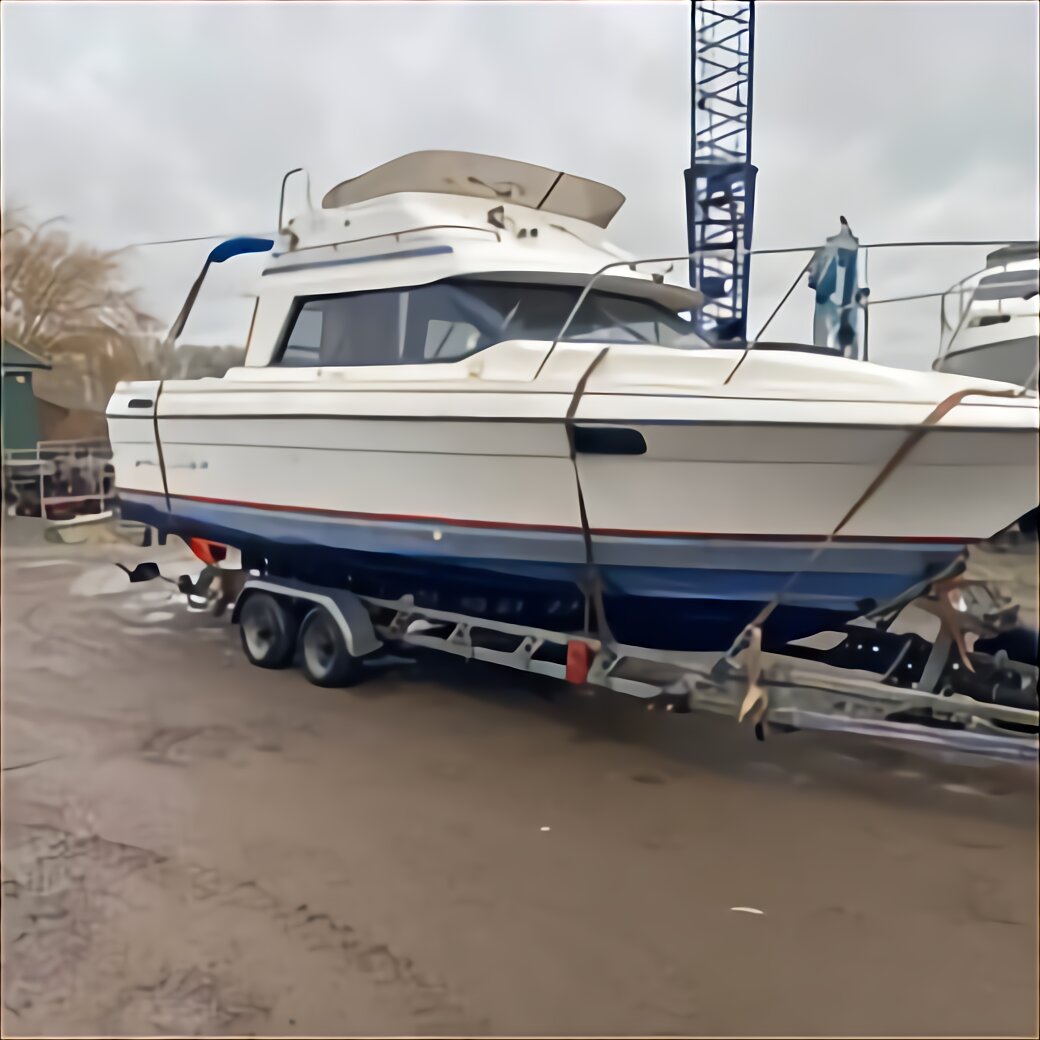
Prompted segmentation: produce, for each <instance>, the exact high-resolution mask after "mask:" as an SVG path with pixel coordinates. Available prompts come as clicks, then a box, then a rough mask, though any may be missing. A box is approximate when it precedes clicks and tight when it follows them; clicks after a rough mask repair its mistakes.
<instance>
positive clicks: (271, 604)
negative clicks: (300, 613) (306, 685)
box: [238, 592, 300, 668]
mask: <svg viewBox="0 0 1040 1040" xmlns="http://www.w3.org/2000/svg"><path fill="white" fill-rule="evenodd" d="M238 627H239V635H240V636H241V638H242V649H243V650H244V651H245V654H246V657H248V658H249V662H250V664H255V665H256V666H257V667H258V668H285V667H286V665H288V664H289V663H290V662H291V661H292V659H293V653H294V651H295V650H296V633H297V631H298V629H299V627H300V623H299V621H298V620H297V618H296V615H295V614H293V612H292V611H291V610H290V609H289V608H288V607H287V606H284V605H283V604H282V603H281V602H280V601H279V600H278V599H276V598H275V597H274V596H272V595H271V594H270V593H269V592H253V593H250V595H248V596H247V597H246V600H245V602H244V603H243V604H242V609H241V611H240V613H239V616H238Z"/></svg>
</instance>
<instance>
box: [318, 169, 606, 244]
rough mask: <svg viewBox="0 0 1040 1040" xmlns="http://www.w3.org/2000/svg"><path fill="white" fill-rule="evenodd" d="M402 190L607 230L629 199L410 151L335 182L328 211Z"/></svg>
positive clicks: (550, 177) (534, 173)
mask: <svg viewBox="0 0 1040 1040" xmlns="http://www.w3.org/2000/svg"><path fill="white" fill-rule="evenodd" d="M398 192H426V193H430V194H437V195H463V196H468V197H470V198H481V199H492V200H497V201H499V202H510V203H513V204H514V205H517V206H527V207H529V208H531V209H537V210H544V211H545V212H548V213H556V214H558V215H560V216H564V217H574V218H576V219H577V220H584V221H587V222H588V223H590V224H594V225H596V226H597V227H601V228H605V227H606V226H607V225H608V224H609V223H610V221H611V220H612V219H613V218H614V215H615V214H616V213H617V211H618V210H619V209H621V207H622V205H623V204H624V202H625V196H624V195H622V194H621V192H619V191H618V190H617V189H616V188H611V187H610V186H609V185H607V184H600V183H599V182H598V181H590V180H587V179H586V178H584V177H575V176H574V175H573V174H570V173H563V172H562V171H560V170H550V169H547V168H546V167H544V166H534V165H533V164H531V163H525V162H517V161H516V160H514V159H503V158H502V157H501V156H497V155H479V154H477V153H475V152H450V151H424V152H411V153H409V154H408V155H402V156H401V157H400V158H397V159H392V160H391V161H390V162H387V163H383V165H382V166H377V167H376V168H375V169H374V170H369V171H368V173H362V174H361V175H360V176H358V177H352V178H351V179H350V180H346V181H343V182H341V183H340V184H337V185H336V187H334V188H333V189H332V190H331V191H329V192H328V193H327V194H326V195H325V197H324V198H323V199H322V207H323V208H324V209H337V208H339V207H340V206H352V205H354V204H356V203H358V202H365V201H367V200H368V199H375V198H380V197H382V196H384V195H394V194H397V193H398Z"/></svg>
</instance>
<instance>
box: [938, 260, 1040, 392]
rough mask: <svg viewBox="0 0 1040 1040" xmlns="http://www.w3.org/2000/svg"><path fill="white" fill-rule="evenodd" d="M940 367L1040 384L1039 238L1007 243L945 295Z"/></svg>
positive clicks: (1022, 384)
mask: <svg viewBox="0 0 1040 1040" xmlns="http://www.w3.org/2000/svg"><path fill="white" fill-rule="evenodd" d="M941 322H942V334H941V346H940V353H939V356H938V357H937V358H936V360H935V362H934V363H933V366H932V367H933V368H934V369H935V371H937V372H952V373H956V374H958V375H967V376H977V377H979V378H981V379H996V380H999V381H1001V382H1005V383H1014V384H1015V385H1017V386H1025V387H1029V388H1030V389H1033V390H1036V389H1037V375H1038V371H1040V255H1038V246H1037V244H1036V243H1033V244H1032V245H1025V246H1021V245H1018V246H1004V247H1003V248H1001V249H997V250H995V251H994V252H992V253H990V254H989V256H987V257H986V266H985V267H984V268H983V269H982V270H981V271H976V272H975V273H974V274H973V275H970V276H969V277H968V278H965V279H963V280H962V281H960V282H958V283H957V284H956V285H954V286H953V287H952V288H951V289H949V290H948V291H947V292H946V293H945V294H944V295H943V298H942V310H941Z"/></svg>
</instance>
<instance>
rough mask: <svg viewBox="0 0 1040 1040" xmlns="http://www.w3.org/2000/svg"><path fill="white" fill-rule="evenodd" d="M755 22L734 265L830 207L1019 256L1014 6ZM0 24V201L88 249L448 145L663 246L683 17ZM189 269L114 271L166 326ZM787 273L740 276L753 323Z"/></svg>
mask: <svg viewBox="0 0 1040 1040" xmlns="http://www.w3.org/2000/svg"><path fill="white" fill-rule="evenodd" d="M757 12H758V39H757V56H756V57H757V64H756V70H755V83H756V94H755V123H754V142H753V150H754V154H753V160H754V162H755V163H756V164H757V165H758V166H759V168H760V171H761V172H760V174H759V179H758V185H759V194H758V202H757V212H756V226H755V232H754V243H755V245H756V246H758V247H777V246H789V245H801V244H807V243H813V242H818V241H821V240H822V239H823V238H824V237H826V236H827V235H829V234H833V233H834V232H835V231H836V230H837V222H838V214H839V213H844V214H845V215H846V216H847V217H848V219H849V221H850V223H851V225H852V228H853V230H854V232H855V233H856V234H857V235H859V237H860V238H861V240H862V241H864V242H868V241H875V242H877V241H885V240H892V239H896V240H901V241H902V240H913V239H931V238H943V239H949V238H970V239H991V238H993V239H1013V238H1035V237H1036V235H1037V188H1036V183H1037V61H1036V54H1037V31H1038V17H1037V12H1038V6H1037V5H1036V4H1034V3H1032V2H1028V0H1023V2H1009V3H996V2H991V0H986V2H980V3H922V4H910V3H876V4H859V3H849V2H841V3H819V2H813V3H781V2H760V3H759V4H758V7H757ZM0 16H2V19H3V71H2V77H3V81H2V82H3V113H2V114H3V125H2V133H3V142H2V143H3V177H4V202H5V204H10V203H12V202H14V203H18V204H22V205H27V206H29V207H31V209H32V210H33V211H34V212H35V213H36V214H37V215H38V216H39V217H41V218H42V217H45V216H52V215H54V214H64V215H66V216H67V217H68V219H69V222H70V227H71V229H72V230H73V231H74V232H75V233H76V234H77V235H79V236H81V237H83V238H84V239H86V240H89V241H91V242H93V243H95V244H97V245H99V246H105V247H112V246H118V245H123V244H125V243H129V242H135V241H141V240H148V239H158V238H174V237H181V236H189V235H204V234H211V233H220V232H249V231H261V230H267V229H271V228H272V226H273V224H274V222H275V218H276V211H277V203H278V188H279V182H280V179H281V176H282V174H283V173H284V172H285V171H286V170H287V169H289V168H290V167H293V166H301V165H302V166H305V167H307V168H308V169H309V170H310V172H311V175H312V177H313V182H314V195H315V197H316V198H320V196H321V195H322V194H323V193H324V192H325V190H327V189H328V188H329V187H330V186H331V185H332V184H334V183H336V182H338V181H340V180H342V179H344V178H346V177H350V176H353V175H355V174H358V173H361V172H363V171H364V170H367V169H370V168H371V167H373V166H376V165H378V164H379V163H382V162H384V161H386V160H387V159H390V158H393V157H394V156H396V155H399V154H403V153H405V152H409V151H415V150H418V149H423V148H457V149H464V150H469V151H479V152H490V153H495V154H501V155H506V156H509V157H511V158H516V159H521V160H525V161H527V162H533V163H540V164H544V165H546V166H551V167H559V168H562V169H565V170H567V171H569V172H572V173H575V174H579V175H582V176H586V177H592V178H594V179H597V180H602V181H605V182H607V183H609V184H612V185H615V186H616V187H618V188H619V189H620V190H621V191H623V192H624V193H625V195H626V196H627V197H628V202H627V204H626V205H625V207H624V208H623V209H622V211H621V213H620V214H619V216H618V217H617V218H616V220H615V223H614V224H613V225H612V228H611V231H612V236H613V238H614V240H615V241H616V242H617V243H618V244H619V245H621V246H622V247H624V248H627V249H629V250H631V251H633V252H635V253H639V254H642V255H647V256H653V255H662V254H665V253H671V252H675V253H679V252H683V251H685V248H686V237H685V234H686V233H685V215H684V206H685V202H684V189H683V169H684V168H685V167H686V166H687V165H688V162H689V78H690V71H689V7H688V5H687V4H686V3H685V2H681V0H676V2H666V3H649V2H647V3H631V4H624V3H611V4H602V3H591V2H589V3H563V2H560V3H538V4H535V3H528V4H523V3H517V4H513V3H503V2H494V3H484V4H481V3H458V4H433V3H356V4H350V3H317V4H309V3H299V2H296V3H283V4H250V3H227V4H221V3H199V4H192V3H184V2H180V3H175V4H163V3H158V2H149V3H130V2H123V3H112V4H94V3H84V2H78V3H74V4H59V3H39V2H33V3H26V2H18V0H6V2H5V3H3V5H2V7H0ZM205 251H206V246H205V245H203V246H197V245H195V246H163V247H155V248H150V249H139V250H136V251H135V252H134V253H133V254H131V255H130V257H131V258H130V259H129V260H128V265H127V266H128V270H129V272H130V276H131V280H133V281H135V282H137V283H139V284H141V286H142V288H143V290H144V292H145V299H146V302H147V303H148V305H149V306H150V307H151V309H152V310H153V312H154V313H156V315H157V316H158V317H160V318H161V319H162V320H163V321H164V322H169V321H170V320H171V319H172V317H173V315H174V314H175V313H176V311H177V309H178V307H179V305H180V302H181V300H182V299H183V295H184V293H185V292H186V290H187V286H188V283H189V282H190V280H191V278H192V276H193V274H194V271H195V269H196V268H197V265H198V263H199V262H200V260H201V258H202V256H204V254H205ZM985 252H986V250H984V249H974V250H966V251H961V252H960V253H956V254H951V253H950V252H949V251H939V252H932V251H929V253H928V254H927V257H926V256H925V255H924V254H923V253H922V252H915V253H913V254H905V253H904V254H900V255H899V256H896V255H895V254H887V255H885V256H884V257H883V258H882V254H880V253H878V254H876V259H872V261H871V267H870V276H871V277H870V281H871V287H872V290H873V292H874V296H875V298H877V297H878V296H880V295H896V294H899V293H906V292H914V291H917V290H936V289H942V288H946V287H947V285H948V284H949V283H951V282H952V281H954V280H955V279H956V278H958V277H960V276H962V275H965V274H968V273H970V272H971V271H972V270H974V268H975V267H977V266H979V265H978V263H977V261H979V260H980V259H981V258H982V257H983V255H984V253H985ZM802 262H804V260H797V259H791V258H785V259H783V260H772V261H767V260H760V261H757V262H756V263H755V265H754V266H753V274H752V283H753V309H752V330H754V328H755V327H756V324H757V322H758V321H760V320H761V319H762V318H764V316H765V314H767V313H768V311H769V310H770V309H771V308H772V305H773V303H774V302H775V301H776V299H777V298H778V296H779V294H782V293H783V291H784V290H785V289H786V287H787V284H788V283H789V282H790V280H791V279H792V278H793V276H794V275H795V274H796V273H797V270H798V268H799V267H800V265H801V263H802ZM900 310H903V311H905V310H906V308H901V307H900V306H898V305H897V306H894V307H889V308H887V310H886V315H885V316H884V317H885V319H886V321H887V324H886V321H882V317H881V314H880V312H881V308H879V309H878V311H877V312H876V313H877V314H878V322H879V324H877V325H875V324H874V320H873V319H872V327H871V340H872V348H873V349H874V352H875V354H877V355H878V356H879V359H883V358H881V357H880V355H882V354H884V352H885V350H886V349H888V350H889V351H890V352H902V351H904V350H906V349H907V344H906V337H907V333H906V330H907V329H911V330H913V334H914V335H915V336H917V337H923V336H924V335H925V334H927V335H928V336H929V337H931V338H933V339H934V335H935V330H936V329H937V323H938V320H937V311H936V308H935V304H934V301H932V302H931V303H929V304H927V305H921V304H918V305H914V306H913V307H912V308H911V310H912V311H913V313H912V314H910V315H901V316H900V321H899V322H898V324H897V325H893V324H892V321H891V320H890V319H892V318H893V316H894V312H896V311H900ZM810 312H811V294H810V293H809V291H808V290H807V289H800V290H798V291H797V292H796V295H795V299H794V300H793V301H792V306H791V307H789V308H788V310H787V311H786V312H785V320H786V323H785V321H781V323H780V324H778V325H777V326H776V327H775V330H773V331H775V332H776V333H777V334H778V335H779V334H783V335H794V336H798V337H799V338H805V337H808V336H809V335H810V317H811V313H810ZM900 330H902V331H900ZM211 331H213V330H211ZM215 334H216V335H218V337H219V336H220V335H222V333H219V332H218V333H215ZM886 337H887V340H888V343H887V344H886V343H885V342H884V340H885V339H886ZM928 347H929V349H932V347H933V345H932V344H929V345H928ZM922 349H924V348H922V347H920V346H914V347H911V348H910V350H911V353H913V352H914V351H916V352H917V353H918V354H919V353H920V352H921V350H922ZM891 360H892V361H895V360H896V358H895V356H894V355H893V356H892V357H891Z"/></svg>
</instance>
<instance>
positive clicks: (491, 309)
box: [441, 280, 707, 348]
mask: <svg viewBox="0 0 1040 1040" xmlns="http://www.w3.org/2000/svg"><path fill="white" fill-rule="evenodd" d="M441 288H442V289H444V290H448V291H449V292H452V293H455V294H457V299H456V302H457V304H458V305H459V306H460V308H462V309H464V310H466V311H469V312H470V313H471V314H472V316H473V317H472V319H471V320H474V324H475V325H476V327H477V328H478V329H480V331H481V333H482V334H483V335H484V336H487V337H490V338H489V339H488V343H492V342H496V341H500V340H502V339H505V338H509V339H550V340H551V339H556V338H557V337H558V336H559V335H560V332H561V330H563V325H564V322H566V321H567V317H568V315H569V314H570V313H571V311H572V310H573V308H574V305H575V304H576V303H577V302H578V298H579V296H580V295H581V287H580V286H568V285H537V284H525V283H512V282H509V283H504V282H481V281H469V280H466V281H462V280H459V281H457V282H454V283H442V285H441ZM562 338H563V339H564V340H593V341H596V342H608V343H652V344H656V345H660V346H665V347H686V348H699V347H705V346H707V344H706V343H704V341H703V340H701V339H700V337H699V336H697V335H696V333H695V332H694V328H693V325H692V323H691V322H690V320H689V318H686V317H683V316H682V315H681V314H679V313H677V312H675V311H673V310H670V309H669V308H668V307H665V306H664V305H663V304H661V303H658V302H657V301H655V300H648V299H646V298H645V297H639V296H628V295H624V294H621V293H618V292H613V291H607V290H601V289H593V290H592V291H591V292H589V294H588V295H587V296H586V298H585V300H584V301H583V302H582V305H581V308H580V309H579V310H578V312H577V314H575V316H574V319H573V320H572V321H571V322H570V324H569V325H568V327H567V329H566V331H564V334H563V337H562ZM485 345H487V344H485Z"/></svg>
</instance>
